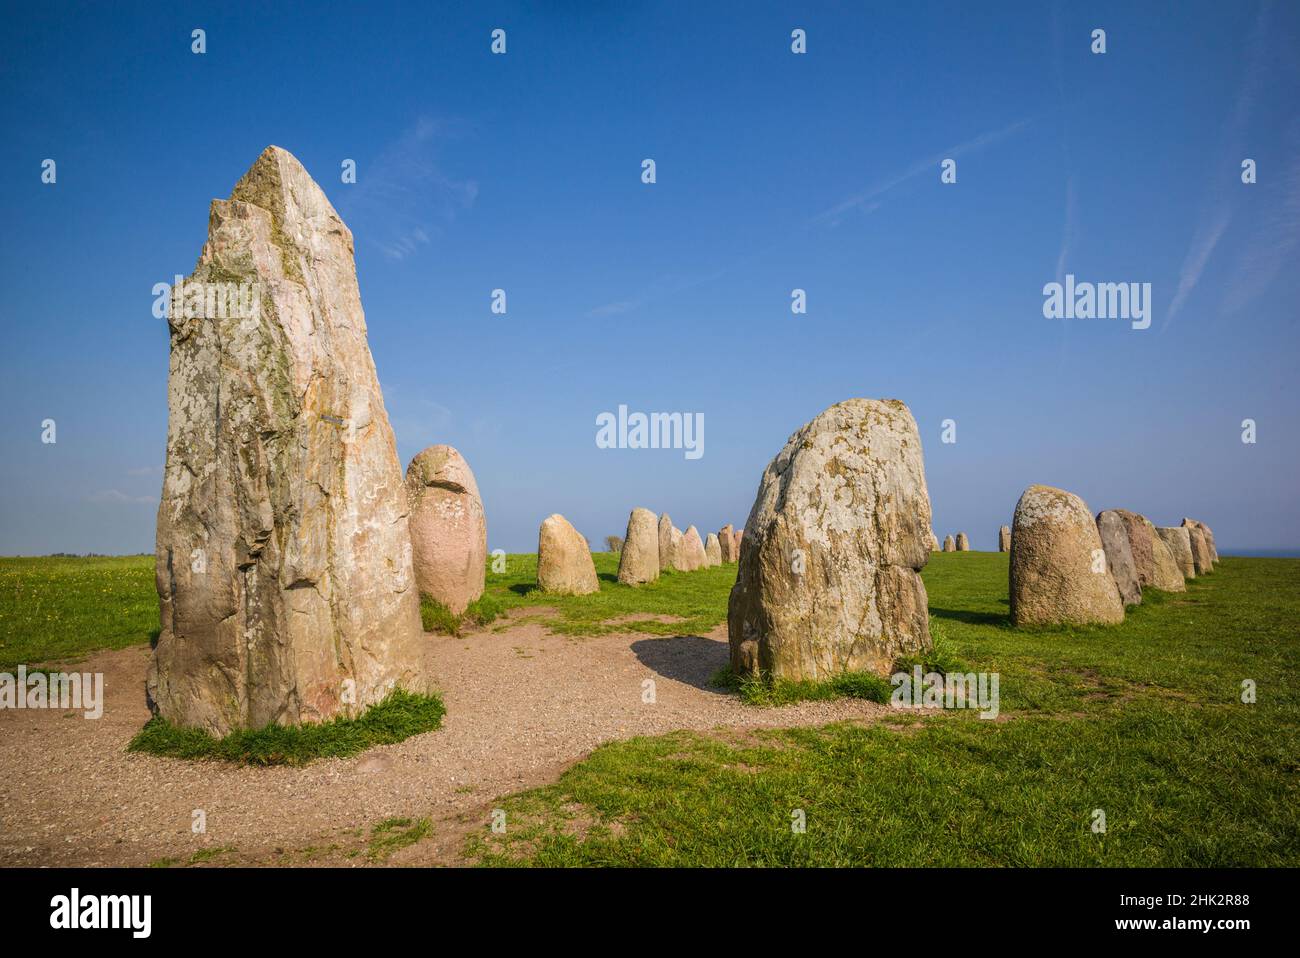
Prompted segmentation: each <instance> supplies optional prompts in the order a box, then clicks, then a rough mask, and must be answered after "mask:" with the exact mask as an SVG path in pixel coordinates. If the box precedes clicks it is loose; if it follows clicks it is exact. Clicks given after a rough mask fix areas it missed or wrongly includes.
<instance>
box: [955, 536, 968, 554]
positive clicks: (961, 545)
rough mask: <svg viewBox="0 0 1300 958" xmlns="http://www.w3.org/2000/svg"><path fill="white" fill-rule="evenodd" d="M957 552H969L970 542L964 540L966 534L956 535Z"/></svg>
mask: <svg viewBox="0 0 1300 958" xmlns="http://www.w3.org/2000/svg"><path fill="white" fill-rule="evenodd" d="M957 551H958V552H970V540H969V539H967V538H966V533H964V532H959V533H957Z"/></svg>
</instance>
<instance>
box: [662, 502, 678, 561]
mask: <svg viewBox="0 0 1300 958" xmlns="http://www.w3.org/2000/svg"><path fill="white" fill-rule="evenodd" d="M674 528H676V527H675V526H674V525H673V520H672V519H670V518H669V517H668V513H666V512H665V513H663V514H662V515H661V516H660V517H659V529H658V532H659V571H660V572H662V571H663V570H664V569H673V568H676V566H675V565H674V564H673V529H674Z"/></svg>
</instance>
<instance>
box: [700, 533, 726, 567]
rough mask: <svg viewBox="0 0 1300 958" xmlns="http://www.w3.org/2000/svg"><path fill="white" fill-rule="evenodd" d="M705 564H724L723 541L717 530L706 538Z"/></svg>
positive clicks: (707, 565) (706, 565)
mask: <svg viewBox="0 0 1300 958" xmlns="http://www.w3.org/2000/svg"><path fill="white" fill-rule="evenodd" d="M704 565H705V568H708V567H709V566H715V565H722V541H721V540H720V539H719V538H718V534H717V533H716V532H710V533H709V537H708V538H707V539H705V540H704Z"/></svg>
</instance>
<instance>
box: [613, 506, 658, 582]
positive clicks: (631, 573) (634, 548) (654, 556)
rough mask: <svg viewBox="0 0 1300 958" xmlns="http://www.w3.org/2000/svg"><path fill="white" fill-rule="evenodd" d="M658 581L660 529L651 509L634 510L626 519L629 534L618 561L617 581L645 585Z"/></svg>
mask: <svg viewBox="0 0 1300 958" xmlns="http://www.w3.org/2000/svg"><path fill="white" fill-rule="evenodd" d="M657 578H659V530H658V521H657V520H656V519H655V514H654V513H653V512H651V511H650V510H649V509H633V510H632V514H631V515H630V516H628V519H627V535H626V536H624V537H623V552H622V554H621V555H620V556H619V560H618V581H619V582H622V583H623V584H624V585H644V584H645V583H647V582H653V581H654V580H655V579H657Z"/></svg>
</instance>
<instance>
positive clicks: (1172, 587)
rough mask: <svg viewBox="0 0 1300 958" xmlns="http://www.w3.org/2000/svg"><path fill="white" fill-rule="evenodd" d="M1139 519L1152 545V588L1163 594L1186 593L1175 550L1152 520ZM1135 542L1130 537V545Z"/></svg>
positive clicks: (1144, 517) (1185, 584)
mask: <svg viewBox="0 0 1300 958" xmlns="http://www.w3.org/2000/svg"><path fill="white" fill-rule="evenodd" d="M1138 518H1139V519H1140V520H1141V521H1142V525H1143V527H1144V528H1145V529H1146V533H1147V539H1148V541H1150V543H1151V587H1152V588H1154V589H1160V590H1161V591H1163V592H1186V591H1187V583H1186V582H1185V581H1184V580H1183V573H1182V570H1181V569H1179V567H1178V560H1177V559H1175V558H1174V553H1173V550H1172V549H1170V548H1169V545H1168V544H1167V543H1166V542H1165V540H1164V537H1163V536H1161V535H1160V533H1159V532H1158V531H1157V530H1156V527H1155V526H1154V525H1152V524H1151V520H1150V519H1148V518H1147V517H1146V516H1138ZM1133 541H1134V540H1133V538H1132V537H1130V538H1129V543H1130V544H1132V542H1133ZM1139 581H1140V580H1139Z"/></svg>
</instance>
